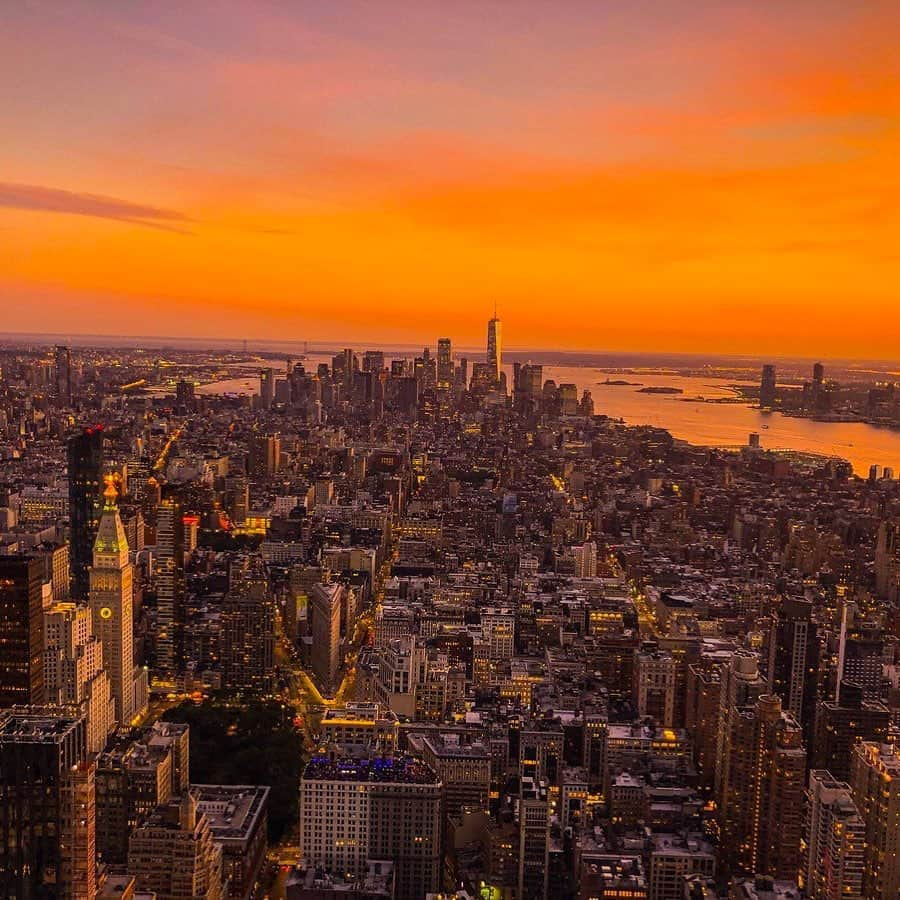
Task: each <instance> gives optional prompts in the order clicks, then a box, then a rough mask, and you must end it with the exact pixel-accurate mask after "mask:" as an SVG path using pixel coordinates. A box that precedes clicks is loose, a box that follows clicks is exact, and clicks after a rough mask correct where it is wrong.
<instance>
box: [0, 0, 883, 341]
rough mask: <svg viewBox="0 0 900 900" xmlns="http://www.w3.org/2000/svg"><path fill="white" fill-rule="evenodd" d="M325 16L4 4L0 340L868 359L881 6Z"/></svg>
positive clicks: (534, 7)
mask: <svg viewBox="0 0 900 900" xmlns="http://www.w3.org/2000/svg"><path fill="white" fill-rule="evenodd" d="M223 11H224V13H223ZM351 12H352V14H350V15H338V14H337V13H335V12H334V11H333V10H329V9H328V8H317V7H315V6H313V5H307V6H305V7H304V8H303V9H302V10H300V9H294V10H287V9H283V8H282V9H279V8H277V7H274V6H266V5H262V4H257V5H253V6H252V7H251V6H249V5H246V4H228V5H226V6H225V7H219V6H217V7H216V8H215V15H214V14H213V13H214V9H213V7H212V6H211V5H208V4H202V3H200V4H192V5H191V7H190V8H186V9H182V10H177V11H174V12H172V13H171V14H170V15H169V16H167V17H166V19H165V21H161V20H160V17H159V16H157V15H155V14H154V12H153V11H152V10H151V9H149V8H132V9H124V8H118V9H113V8H110V7H106V6H101V5H98V4H91V3H85V4H80V5H78V6H71V7H58V8H47V7H39V6H21V7H18V8H16V9H14V10H11V11H10V14H9V15H8V18H7V26H8V27H7V28H5V29H4V33H3V35H2V36H0V48H2V53H0V60H2V62H0V72H2V73H3V76H4V79H5V80H6V81H7V83H10V84H13V85H14V86H15V90H14V91H12V92H11V93H10V95H9V96H8V98H7V99H6V100H4V101H3V102H2V103H0V127H2V128H3V131H4V135H5V137H6V140H5V142H4V147H3V150H2V151H0V160H2V162H3V164H4V174H3V183H2V184H0V234H2V237H3V244H4V250H5V251H6V252H5V253H3V254H2V258H3V263H4V274H3V275H2V276H0V299H3V300H4V301H5V303H4V306H5V311H6V312H7V316H6V323H7V324H6V327H7V328H11V329H13V330H17V331H29V330H33V327H34V316H35V312H36V311H39V312H40V315H41V319H42V320H45V321H47V322H52V323H53V330H54V331H62V332H72V333H85V332H108V331H110V330H112V331H115V332H118V333H126V334H136V335H151V334H155V333H158V332H159V331H160V328H161V325H162V324H163V323H165V324H166V328H164V329H163V330H168V331H175V330H176V329H177V333H181V334H183V335H185V336H192V337H196V338H202V337H210V338H229V337H232V336H234V335H241V334H247V335H252V336H253V337H254V338H257V339H260V340H265V339H272V338H277V337H279V336H281V335H282V334H284V333H286V332H290V333H297V334H298V335H300V336H301V338H306V339H309V340H310V341H319V340H323V339H329V338H331V337H333V336H336V335H345V337H344V338H343V339H344V340H347V341H359V340H362V339H366V340H367V341H369V342H370V343H390V342H402V343H408V344H411V345H415V344H417V343H421V342H422V341H423V340H425V339H426V338H428V339H430V338H431V334H430V332H431V326H430V322H429V321H428V320H430V319H431V318H432V316H433V313H434V311H435V310H439V311H440V313H441V316H442V318H443V319H444V321H445V327H446V330H447V333H450V334H452V335H453V336H454V340H456V341H458V342H459V343H460V344H467V345H472V346H479V345H481V343H482V341H483V335H482V330H483V321H484V320H485V319H486V318H487V315H486V313H488V312H489V310H490V309H491V308H492V307H493V304H494V302H499V305H500V310H499V313H500V317H501V318H502V319H503V320H504V325H505V330H506V331H507V333H508V334H515V335H517V336H519V339H518V341H517V343H519V344H520V345H521V346H523V347H527V346H547V347H549V348H553V347H569V348H571V349H577V350H596V351H603V350H612V351H620V350H637V349H646V350H651V351H661V350H666V351H672V352H676V351H683V352H690V351H697V350H701V349H709V350H712V351H714V352H717V353H742V354H744V353H753V354H756V355H759V356H763V355H770V356H810V357H812V356H819V357H822V358H831V357H835V356H843V357H846V356H858V357H865V358H877V359H881V358H890V357H891V355H892V354H893V353H894V352H895V351H893V349H892V348H893V341H894V337H893V335H892V334H891V332H890V329H888V328H880V327H875V323H878V322H884V321H889V316H890V312H891V310H892V308H893V305H894V304H895V303H896V299H895V296H894V289H893V285H895V284H896V283H897V275H898V274H900V257H898V256H897V255H896V252H895V250H894V248H893V241H892V236H893V235H894V233H895V231H896V227H897V221H896V215H897V213H896V210H897V209H898V208H900V204H898V203H896V202H893V199H895V198H896V194H897V191H898V187H900V185H898V182H897V178H896V174H895V172H894V171H893V165H892V160H893V159H894V158H895V157H896V155H897V149H898V134H900V129H898V108H900V102H898V101H900V97H898V88H897V84H898V79H897V78H896V60H895V58H894V55H893V54H892V48H893V47H894V46H896V43H897V38H898V30H900V25H898V22H897V19H896V16H892V15H891V5H890V4H886V3H873V4H866V5H864V6H856V5H848V4H838V3H824V4H823V3H815V4H813V3H796V4H791V6H790V8H786V7H781V8H774V7H773V8H760V7H757V8H754V9H753V10H752V12H751V11H750V10H749V9H739V8H735V7H729V6H725V5H723V4H716V3H703V4H691V5H689V6H688V5H687V4H682V3H675V2H667V3H664V4H659V5H656V6H655V7H654V8H653V9H652V10H646V9H641V8H636V7H635V8H631V9H622V8H615V7H612V6H610V5H605V4H585V3H572V4H567V5H565V6H564V7H563V8H559V7H558V6H552V7H551V6H550V5H549V4H547V3H536V2H535V3H523V4H520V5H517V6H516V8H515V10H514V11H510V10H508V9H501V8H500V7H494V6H488V7H483V6H477V7H476V6H474V5H472V6H460V7H455V8H454V9H453V10H452V11H451V10H448V9H447V8H445V7H443V6H442V5H439V4H434V3H422V4H416V5H415V7H414V8H411V7H409V6H407V5H405V4H397V5H392V6H390V7H388V6H385V7H383V8H381V9H372V8H364V7H359V8H356V9H354V10H352V11H351ZM735 323H740V328H735V327H734V325H735ZM173 326H175V327H174V328H173Z"/></svg>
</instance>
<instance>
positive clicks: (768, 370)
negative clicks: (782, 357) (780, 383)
mask: <svg viewBox="0 0 900 900" xmlns="http://www.w3.org/2000/svg"><path fill="white" fill-rule="evenodd" d="M759 405H760V408H761V409H771V408H772V407H773V406H774V405H775V366H773V365H766V366H763V367H762V381H761V382H760V385H759Z"/></svg>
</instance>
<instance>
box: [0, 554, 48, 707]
mask: <svg viewBox="0 0 900 900" xmlns="http://www.w3.org/2000/svg"><path fill="white" fill-rule="evenodd" d="M42 576H43V565H42V563H41V561H40V560H39V559H38V558H37V557H32V556H0V708H2V707H9V706H25V705H28V704H33V703H42V702H43V700H44V662H43V658H42V656H41V654H42V652H43V648H44V619H43V612H42V610H41V581H42Z"/></svg>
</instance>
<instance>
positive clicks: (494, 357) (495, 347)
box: [487, 308, 503, 384]
mask: <svg viewBox="0 0 900 900" xmlns="http://www.w3.org/2000/svg"><path fill="white" fill-rule="evenodd" d="M487 361H488V363H489V365H490V367H491V373H492V375H493V379H494V383H495V384H500V372H501V367H502V366H503V339H502V332H501V327H500V319H498V318H497V310H496V308H495V309H494V318H493V319H490V320H489V321H488V333H487Z"/></svg>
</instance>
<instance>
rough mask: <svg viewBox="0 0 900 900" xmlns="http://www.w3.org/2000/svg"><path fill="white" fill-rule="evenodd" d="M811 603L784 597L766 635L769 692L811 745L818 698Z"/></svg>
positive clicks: (816, 646)
mask: <svg viewBox="0 0 900 900" xmlns="http://www.w3.org/2000/svg"><path fill="white" fill-rule="evenodd" d="M812 611H813V607H812V603H811V602H810V601H808V600H799V599H797V598H794V597H785V598H784V599H783V600H782V602H781V605H780V606H779V607H778V609H777V610H776V611H775V614H774V616H773V618H772V627H771V631H770V634H769V674H768V681H769V691H770V692H771V693H773V694H776V695H777V696H779V697H781V700H782V702H783V704H784V708H785V709H786V710H787V711H788V712H790V713H791V714H792V715H793V716H794V717H795V718H796V719H797V721H799V722H800V724H801V725H802V726H803V736H804V739H805V740H806V742H807V744H811V743H812V737H813V726H814V724H815V715H816V702H817V700H818V696H819V684H820V680H821V672H820V647H819V632H818V628H817V627H816V624H815V622H813V620H812Z"/></svg>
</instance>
